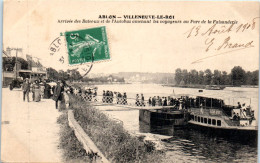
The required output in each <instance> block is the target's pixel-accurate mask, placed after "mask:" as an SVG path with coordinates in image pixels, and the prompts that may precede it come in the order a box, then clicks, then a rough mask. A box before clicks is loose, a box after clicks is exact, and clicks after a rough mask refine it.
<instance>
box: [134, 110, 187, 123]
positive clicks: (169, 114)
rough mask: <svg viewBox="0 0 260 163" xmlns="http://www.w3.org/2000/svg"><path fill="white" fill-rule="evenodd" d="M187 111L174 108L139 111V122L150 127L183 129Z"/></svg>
mask: <svg viewBox="0 0 260 163" xmlns="http://www.w3.org/2000/svg"><path fill="white" fill-rule="evenodd" d="M188 118H189V116H188V111H187V110H185V109H183V110H178V109H175V108H173V107H172V108H170V109H169V108H168V109H140V110H139V120H140V121H142V122H144V123H146V124H149V125H151V126H173V127H184V126H185V125H187V124H188Z"/></svg>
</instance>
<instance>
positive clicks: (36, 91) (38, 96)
mask: <svg viewBox="0 0 260 163" xmlns="http://www.w3.org/2000/svg"><path fill="white" fill-rule="evenodd" d="M33 90H34V101H35V102H39V101H41V90H40V85H39V81H38V80H36V81H35V84H34V85H33Z"/></svg>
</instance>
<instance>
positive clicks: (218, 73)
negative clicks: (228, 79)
mask: <svg viewBox="0 0 260 163" xmlns="http://www.w3.org/2000/svg"><path fill="white" fill-rule="evenodd" d="M221 75H222V74H221V71H219V70H214V73H213V79H212V80H213V84H214V85H219V84H220V79H221Z"/></svg>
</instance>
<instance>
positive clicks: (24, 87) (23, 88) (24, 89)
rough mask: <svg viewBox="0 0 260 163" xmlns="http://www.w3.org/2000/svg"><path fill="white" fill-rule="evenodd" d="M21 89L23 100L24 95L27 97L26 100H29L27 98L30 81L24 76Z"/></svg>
mask: <svg viewBox="0 0 260 163" xmlns="http://www.w3.org/2000/svg"><path fill="white" fill-rule="evenodd" d="M22 90H23V101H25V96H26V97H27V101H28V102H30V100H29V92H30V83H29V79H28V78H26V79H25V81H24V83H23V85H22Z"/></svg>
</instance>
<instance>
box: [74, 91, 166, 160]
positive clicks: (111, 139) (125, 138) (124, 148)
mask: <svg viewBox="0 0 260 163" xmlns="http://www.w3.org/2000/svg"><path fill="white" fill-rule="evenodd" d="M70 103H71V106H70V108H71V109H73V110H74V117H75V119H76V120H77V122H78V123H79V124H80V126H81V127H82V128H83V130H84V131H85V132H86V134H87V135H88V136H89V137H90V138H91V139H92V141H93V142H94V143H95V144H96V146H97V147H98V148H99V149H100V150H101V152H102V153H103V154H104V155H105V157H106V158H108V159H109V160H110V161H111V162H139V161H142V162H161V160H162V156H163V152H161V151H157V150H155V144H154V143H152V142H151V141H146V140H144V137H143V136H133V135H130V134H129V133H128V132H127V131H126V130H125V129H124V128H123V126H122V124H120V123H118V122H117V121H115V120H112V119H110V118H109V117H108V116H107V115H106V114H104V113H102V112H100V111H99V110H97V109H95V108H94V107H93V106H91V105H90V104H89V103H87V102H85V101H83V100H82V98H81V97H77V96H74V95H70Z"/></svg>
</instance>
